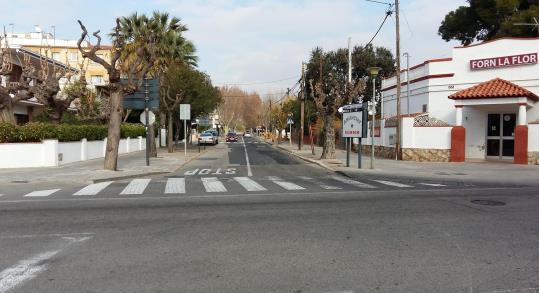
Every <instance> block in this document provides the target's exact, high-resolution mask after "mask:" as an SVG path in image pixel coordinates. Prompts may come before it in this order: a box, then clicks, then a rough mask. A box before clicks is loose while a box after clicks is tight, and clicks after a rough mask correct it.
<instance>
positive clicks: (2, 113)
mask: <svg viewBox="0 0 539 293" xmlns="http://www.w3.org/2000/svg"><path fill="white" fill-rule="evenodd" d="M0 122H4V123H9V124H13V125H15V124H17V121H16V120H15V115H14V114H13V108H12V107H9V106H5V107H4V108H3V109H2V110H0Z"/></svg>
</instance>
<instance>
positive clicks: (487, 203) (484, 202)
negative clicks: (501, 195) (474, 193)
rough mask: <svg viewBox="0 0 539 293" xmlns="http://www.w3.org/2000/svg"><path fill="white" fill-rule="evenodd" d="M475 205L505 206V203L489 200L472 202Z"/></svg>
mask: <svg viewBox="0 0 539 293" xmlns="http://www.w3.org/2000/svg"><path fill="white" fill-rule="evenodd" d="M471 203H473V204H478V205H483V206H504V205H505V202H503V201H497V200H488V199H474V200H472V201H471Z"/></svg>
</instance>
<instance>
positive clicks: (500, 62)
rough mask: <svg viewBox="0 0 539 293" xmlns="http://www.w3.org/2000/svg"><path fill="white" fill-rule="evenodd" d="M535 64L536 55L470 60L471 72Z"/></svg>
mask: <svg viewBox="0 0 539 293" xmlns="http://www.w3.org/2000/svg"><path fill="white" fill-rule="evenodd" d="M530 64H537V53H528V54H521V55H512V56H502V57H493V58H485V59H476V60H470V69H471V70H482V69H491V68H499V67H510V66H519V65H530Z"/></svg>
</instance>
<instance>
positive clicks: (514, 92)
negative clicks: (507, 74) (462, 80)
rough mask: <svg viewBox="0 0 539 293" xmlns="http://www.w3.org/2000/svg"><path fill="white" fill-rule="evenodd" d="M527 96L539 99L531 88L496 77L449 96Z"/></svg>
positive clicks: (484, 97) (488, 97) (483, 97)
mask: <svg viewBox="0 0 539 293" xmlns="http://www.w3.org/2000/svg"><path fill="white" fill-rule="evenodd" d="M513 97H527V98H529V99H532V100H534V101H538V100H539V97H538V96H537V95H536V94H534V93H532V92H530V91H529V90H527V89H525V88H523V87H521V86H518V85H516V84H514V83H512V82H509V81H507V80H504V79H501V78H495V79H493V80H489V81H486V82H483V83H480V84H478V85H475V86H473V87H470V88H467V89H464V90H461V91H459V92H456V93H454V94H452V95H450V96H449V98H450V99H453V100H464V99H490V98H513Z"/></svg>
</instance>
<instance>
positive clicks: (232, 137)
mask: <svg viewBox="0 0 539 293" xmlns="http://www.w3.org/2000/svg"><path fill="white" fill-rule="evenodd" d="M237 141H238V135H237V134H236V133H234V132H229V133H227V134H226V142H237Z"/></svg>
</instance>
